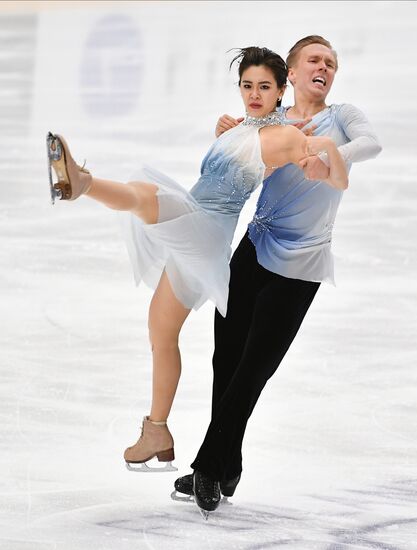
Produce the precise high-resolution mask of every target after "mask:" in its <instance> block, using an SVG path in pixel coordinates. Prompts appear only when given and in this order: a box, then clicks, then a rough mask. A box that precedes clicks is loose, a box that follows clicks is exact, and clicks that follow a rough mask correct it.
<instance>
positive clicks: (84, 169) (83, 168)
mask: <svg viewBox="0 0 417 550" xmlns="http://www.w3.org/2000/svg"><path fill="white" fill-rule="evenodd" d="M86 162H87V161H86V160H85V161H84V164H83V165H82V166H80V165H79V164H77V163H76V164H75V165H76V167H77V168H78V170H79V171H80V172H84V174H90V171H89V170H87V168H86V167H85V164H86Z"/></svg>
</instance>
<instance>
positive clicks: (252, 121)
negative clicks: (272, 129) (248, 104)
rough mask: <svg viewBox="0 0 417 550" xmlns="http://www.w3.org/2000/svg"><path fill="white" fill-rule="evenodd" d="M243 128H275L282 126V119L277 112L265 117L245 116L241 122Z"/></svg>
mask: <svg viewBox="0 0 417 550" xmlns="http://www.w3.org/2000/svg"><path fill="white" fill-rule="evenodd" d="M242 124H243V125H244V126H257V127H262V126H277V125H281V124H284V117H283V116H282V114H281V113H278V111H273V112H272V113H269V114H267V115H265V116H261V117H257V116H249V115H246V117H245V119H244V121H243V122H242Z"/></svg>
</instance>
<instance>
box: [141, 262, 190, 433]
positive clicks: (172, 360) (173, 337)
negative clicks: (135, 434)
mask: <svg viewBox="0 0 417 550" xmlns="http://www.w3.org/2000/svg"><path fill="white" fill-rule="evenodd" d="M189 313H190V310H189V309H187V308H185V307H184V306H183V305H182V303H181V302H180V301H179V300H178V299H177V298H176V296H175V294H174V292H173V290H172V288H171V284H170V282H169V279H168V276H167V274H166V273H165V272H164V273H163V275H162V277H161V280H160V282H159V285H158V287H157V289H156V291H155V294H154V296H153V298H152V301H151V305H150V308H149V338H150V341H151V345H152V356H153V383H152V407H151V413H150V420H152V421H154V422H161V421H162V422H163V421H166V420H167V418H168V416H169V413H170V410H171V406H172V402H173V400H174V397H175V392H176V390H177V386H178V381H179V378H180V375H181V355H180V350H179V347H178V337H179V333H180V331H181V328H182V325H183V324H184V321H185V320H186V318H187V317H188V314H189Z"/></svg>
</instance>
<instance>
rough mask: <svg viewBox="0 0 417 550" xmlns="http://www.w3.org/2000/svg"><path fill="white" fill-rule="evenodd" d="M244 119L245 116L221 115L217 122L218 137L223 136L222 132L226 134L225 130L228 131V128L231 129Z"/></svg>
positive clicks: (216, 132)
mask: <svg viewBox="0 0 417 550" xmlns="http://www.w3.org/2000/svg"><path fill="white" fill-rule="evenodd" d="M243 120H244V118H243V117H239V118H233V117H231V116H229V115H223V116H221V117H220V118H219V120H218V121H217V124H216V131H215V134H216V137H219V136H221V135H222V134H224V132H227V130H231V129H232V128H234V127H235V126H237V125H238V124H240V123H241V122H242V121H243Z"/></svg>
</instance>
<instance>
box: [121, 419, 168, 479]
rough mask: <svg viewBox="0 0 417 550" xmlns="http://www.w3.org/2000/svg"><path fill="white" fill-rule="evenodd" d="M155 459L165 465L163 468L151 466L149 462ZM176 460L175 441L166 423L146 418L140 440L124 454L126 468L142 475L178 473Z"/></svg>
mask: <svg viewBox="0 0 417 550" xmlns="http://www.w3.org/2000/svg"><path fill="white" fill-rule="evenodd" d="M155 457H156V458H157V459H158V462H165V465H164V466H163V467H161V468H159V467H154V466H149V465H148V464H147V462H148V461H149V460H152V458H155ZM174 458H175V455H174V440H173V438H172V435H171V433H170V431H169V430H168V426H167V425H166V422H152V421H151V420H149V417H147V416H145V417H144V419H143V423H142V433H141V436H140V438H139V439H138V441H137V442H136V443H135V445H133V446H132V447H129V448H128V449H126V451H125V453H124V459H125V461H126V468H127V469H128V470H129V471H131V472H140V473H153V472H176V471H177V470H178V468H176V467H175V466H173V465H172V461H173V460H174Z"/></svg>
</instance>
